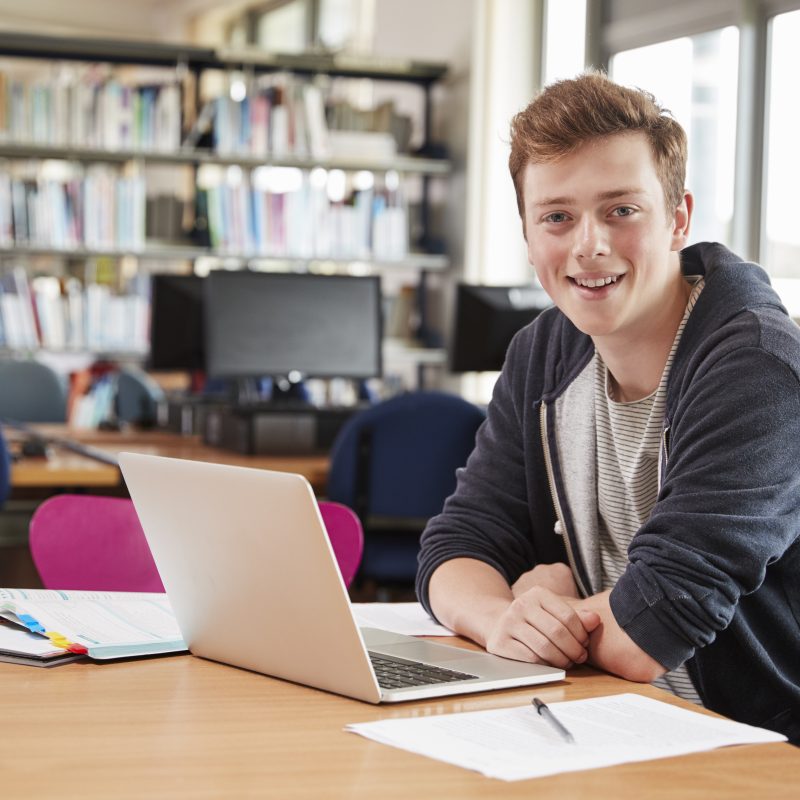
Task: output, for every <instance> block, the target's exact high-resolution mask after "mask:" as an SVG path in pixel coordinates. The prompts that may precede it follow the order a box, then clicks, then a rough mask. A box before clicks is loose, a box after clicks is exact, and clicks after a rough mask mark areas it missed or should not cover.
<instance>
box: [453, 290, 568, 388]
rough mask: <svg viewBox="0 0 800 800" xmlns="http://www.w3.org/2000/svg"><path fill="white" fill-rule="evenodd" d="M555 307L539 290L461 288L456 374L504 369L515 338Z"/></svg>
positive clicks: (456, 324)
mask: <svg viewBox="0 0 800 800" xmlns="http://www.w3.org/2000/svg"><path fill="white" fill-rule="evenodd" d="M550 305H552V302H551V300H550V298H549V297H548V295H547V293H546V292H545V291H544V289H541V288H539V287H535V286H530V285H529V286H474V285H470V284H466V283H462V284H459V285H458V289H457V294H456V316H455V332H454V335H453V345H452V356H451V359H450V368H451V369H452V370H453V372H488V371H494V370H499V369H502V367H503V361H504V360H505V357H506V350H507V349H508V345H509V343H510V342H511V339H512V338H513V336H514V334H515V333H516V332H517V331H518V330H519V329H520V328H523V327H524V326H525V325H527V324H528V323H529V322H531V321H532V320H533V319H534V318H535V317H536V316H537V315H538V314H539V312H541V311H543V310H544V309H545V308H547V307H548V306H550Z"/></svg>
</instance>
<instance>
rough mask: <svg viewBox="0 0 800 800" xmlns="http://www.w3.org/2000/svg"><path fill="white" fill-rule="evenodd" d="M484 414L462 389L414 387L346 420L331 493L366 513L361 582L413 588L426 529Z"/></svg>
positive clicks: (450, 486)
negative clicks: (457, 392) (459, 391)
mask: <svg viewBox="0 0 800 800" xmlns="http://www.w3.org/2000/svg"><path fill="white" fill-rule="evenodd" d="M483 420H484V412H483V411H481V410H480V409H479V408H478V407H477V406H474V405H472V404H471V403H468V402H467V401H466V400H464V399H462V398H461V397H458V396H456V395H452V394H445V393H442V392H412V393H409V394H404V395H400V396H398V397H394V398H392V399H390V400H385V401H383V402H381V403H378V404H377V405H375V406H373V407H371V408H368V409H366V410H364V411H362V412H359V413H357V414H356V415H354V416H353V417H351V419H349V420H348V421H347V423H345V425H344V427H343V428H342V430H341V431H340V432H339V435H338V436H337V437H336V440H335V441H334V444H333V448H332V451H331V464H330V473H329V478H328V497H329V499H331V500H334V501H336V502H339V503H344V504H345V505H347V506H349V507H350V508H352V509H354V510H355V512H356V513H357V514H358V516H359V517H360V518H361V523H362V526H363V528H364V556H363V559H362V562H361V570H360V571H359V579H360V580H361V581H362V583H363V582H364V581H374V582H375V583H376V584H377V585H378V586H379V587H386V586H403V587H408V588H410V587H411V585H412V584H413V581H414V578H415V576H416V572H417V554H418V552H419V535H420V533H421V532H422V530H423V528H424V527H425V523H426V522H427V520H428V519H430V517H432V516H434V515H435V514H438V513H439V512H440V511H441V510H442V505H443V504H444V501H445V499H446V498H447V497H448V496H449V495H450V494H452V492H453V490H454V489H455V486H456V475H455V473H456V469H458V468H459V467H462V466H464V464H465V463H466V461H467V458H468V456H469V454H470V453H471V452H472V449H473V446H474V444H475V433H476V432H477V430H478V427H479V426H480V425H481V423H482V422H483Z"/></svg>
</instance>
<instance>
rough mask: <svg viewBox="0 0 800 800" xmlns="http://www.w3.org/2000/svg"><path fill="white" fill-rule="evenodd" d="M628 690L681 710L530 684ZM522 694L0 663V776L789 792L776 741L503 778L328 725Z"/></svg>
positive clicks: (561, 799) (78, 792) (110, 788)
mask: <svg viewBox="0 0 800 800" xmlns="http://www.w3.org/2000/svg"><path fill="white" fill-rule="evenodd" d="M448 643H453V640H452V639H449V640H448ZM630 691H635V692H639V693H641V694H644V695H647V696H650V697H655V698H658V699H660V700H665V701H667V702H673V703H675V704H676V705H682V706H686V707H691V706H690V705H689V704H687V703H686V702H684V701H682V700H678V699H676V698H674V697H672V696H671V695H667V694H666V693H665V692H662V691H660V690H658V689H654V688H653V687H651V686H646V685H640V684H631V683H628V682H626V681H623V680H621V679H619V678H614V677H612V676H609V675H604V674H601V673H598V672H595V671H593V670H590V669H587V668H580V669H577V670H574V671H571V672H570V673H568V678H567V680H566V681H564V682H560V683H555V684H552V685H546V686H540V687H536V694H537V695H538V696H540V697H542V699H543V700H545V702H548V703H554V702H558V701H559V700H573V699H581V698H585V697H596V696H600V695H610V694H616V693H620V692H630ZM532 694H533V689H531V688H528V689H513V690H506V691H500V692H487V693H484V694H478V695H464V696H462V697H451V698H444V699H441V700H435V701H416V702H411V703H401V704H397V705H390V706H371V705H369V704H366V703H360V702H358V701H355V700H349V699H347V698H343V697H338V696H336V695H330V694H326V693H324V692H320V691H317V690H314V689H309V688H306V687H303V686H297V685H295V684H291V683H286V682H283V681H278V680H274V679H272V678H267V677H265V676H263V675H259V674H257V673H253V672H248V671H246V670H242V669H235V668H232V667H227V666H224V665H222V664H217V663H214V662H211V661H205V660H203V659H199V658H195V657H194V656H189V655H182V656H169V657H161V658H155V659H135V660H128V661H122V662H118V663H104V664H103V663H100V664H98V663H90V662H83V663H73V664H67V665H65V666H61V667H55V668H53V669H49V670H45V669H37V668H34V667H21V666H17V665H12V664H2V663H0V708H2V709H3V722H4V725H3V727H4V730H5V732H6V736H5V737H4V741H3V745H2V747H1V748H0V769H1V770H2V771H1V772H0V776H1V777H0V786H2V795H3V797H4V798H28V797H37V798H40V797H48V798H49V797H53V798H55V797H58V798H70V797H74V798H81V800H91V798H102V800H108V798H114V800H121V799H122V798H128V797H136V798H140V797H152V798H160V799H161V798H164V799H165V800H168V799H169V798H192V799H193V800H197V798H207V797H220V798H240V797H258V798H262V797H275V798H287V797H308V798H315V799H316V798H344V797H346V798H369V800H374V799H375V798H376V797H381V798H398V799H399V798H403V800H406V799H407V798H459V800H462V799H466V798H481V799H482V800H484V799H486V798H489V799H491V798H495V797H497V798H500V797H502V798H516V797H519V798H523V797H524V798H530V797H536V798H537V800H547V799H548V798H558V800H567V799H568V798H580V797H585V798H591V800H603V798H614V800H627V799H628V798H631V800H633V798H636V800H639V798H642V797H646V798H648V800H651V799H652V798H669V800H674V798H676V797H681V798H708V797H713V798H717V797H725V798H747V800H752V798H758V797H768V798H770V800H778V798H789V797H793V798H796V797H797V787H798V786H800V749H798V748H794V747H792V746H790V745H787V744H769V745H751V746H742V747H730V748H723V749H718V750H712V751H710V752H708V753H698V754H693V755H689V756H681V757H679V758H670V759H662V760H658V761H648V762H642V763H638V764H625V765H622V766H619V767H611V768H607V769H602V770H592V771H588V772H576V773H570V774H564V775H558V776H553V777H549V778H542V779H538V780H536V781H521V782H516V783H505V782H503V781H498V780H492V779H489V778H485V777H483V776H481V775H479V774H478V773H474V772H470V771H468V770H464V769H460V768H458V767H454V766H451V765H449V764H444V763H442V762H438V761H434V760H432V759H428V758H424V757H422V756H418V755H414V754H412V753H407V752H404V751H402V750H397V749H395V748H392V747H388V746H385V745H381V744H378V743H376V742H372V741H368V740H367V739H364V738H362V737H360V736H356V735H354V734H349V733H344V732H343V730H342V728H343V727H344V726H345V725H346V724H347V723H350V722H365V721H369V720H375V719H384V718H387V717H396V716H399V717H405V716H410V715H419V714H441V713H449V712H456V711H474V710H483V709H490V708H501V707H505V706H514V705H523V704H527V703H529V702H530V698H531V695H532Z"/></svg>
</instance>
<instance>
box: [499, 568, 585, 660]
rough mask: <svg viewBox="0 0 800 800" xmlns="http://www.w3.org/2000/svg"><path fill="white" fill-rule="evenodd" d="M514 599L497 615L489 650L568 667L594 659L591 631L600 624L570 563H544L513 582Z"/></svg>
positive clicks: (517, 657) (501, 654)
mask: <svg viewBox="0 0 800 800" xmlns="http://www.w3.org/2000/svg"><path fill="white" fill-rule="evenodd" d="M511 592H512V594H513V600H512V601H511V602H510V603H509V605H508V606H507V607H506V609H505V610H504V611H503V612H502V613H501V614H500V615H499V616H498V617H496V618H495V620H494V624H493V626H492V628H491V630H490V631H489V635H488V636H487V638H486V649H487V650H488V651H489V652H490V653H495V654H496V655H499V656H505V657H506V658H513V659H516V660H517V661H532V662H534V663H540V664H549V665H551V666H554V667H560V668H562V669H566V668H568V667H572V666H574V665H575V664H582V663H583V662H584V661H586V659H587V658H588V655H589V651H588V646H589V634H590V633H591V632H592V631H593V630H595V628H597V626H598V625H599V624H600V616H599V615H598V614H597V613H595V612H594V611H588V610H585V609H582V608H580V599H579V596H578V590H577V587H576V586H575V581H574V580H573V577H572V572H571V570H570V568H569V567H568V566H567V565H566V564H539V565H537V566H536V567H534V568H533V569H532V570H529V571H528V572H525V573H523V574H522V575H521V576H520V578H519V579H518V580H517V581H516V583H514V585H513V586H512V587H511Z"/></svg>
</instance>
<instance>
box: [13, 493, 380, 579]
mask: <svg viewBox="0 0 800 800" xmlns="http://www.w3.org/2000/svg"><path fill="white" fill-rule="evenodd" d="M319 510H320V513H321V514H322V520H323V522H324V523H325V527H326V528H327V531H328V536H329V537H330V540H331V545H332V547H333V552H334V553H335V555H336V560H337V561H338V563H339V569H340V570H341V572H342V577H343V579H344V582H345V585H346V586H349V585H350V582H351V581H352V580H353V576H354V575H355V574H356V570H357V569H358V566H359V564H360V563H361V553H362V550H363V548H364V534H363V532H362V530H361V522H360V521H359V519H358V517H357V516H356V515H355V514H354V513H353V512H352V511H351V510H350V509H349V508H347V506H343V505H341V504H339V503H327V502H322V503H320V504H319ZM29 541H30V549H31V555H32V557H33V562H34V564H35V565H36V569H37V570H38V571H39V575H40V577H41V579H42V583H43V584H44V587H45V588H46V589H84V590H96V591H116V592H163V591H164V585H163V584H162V583H161V578H160V577H159V574H158V570H157V569H156V565H155V562H154V561H153V556H152V555H151V554H150V548H149V547H148V546H147V540H146V539H145V537H144V532H143V531H142V526H141V524H140V523H139V517H138V516H137V514H136V509H135V508H134V506H133V502H132V501H131V500H128V499H124V498H115V497H96V496H92V495H70V494H62V495H57V496H56V497H51V498H49V499H48V500H45V501H44V502H43V503H42V504H41V505H40V506H39V507H38V508H37V509H36V512H35V513H34V515H33V517H32V519H31V523H30V535H29Z"/></svg>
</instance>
